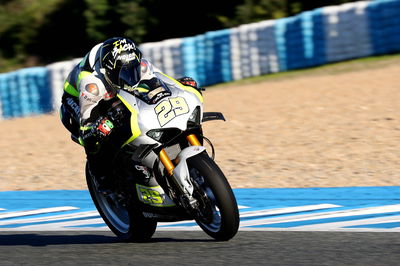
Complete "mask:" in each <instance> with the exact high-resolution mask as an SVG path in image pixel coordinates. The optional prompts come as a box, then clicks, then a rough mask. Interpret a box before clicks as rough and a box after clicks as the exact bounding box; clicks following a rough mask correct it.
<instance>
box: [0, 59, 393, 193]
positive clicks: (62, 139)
mask: <svg viewBox="0 0 400 266" xmlns="http://www.w3.org/2000/svg"><path fill="white" fill-rule="evenodd" d="M399 63H400V60H399V59H397V64H393V63H392V64H388V65H386V66H383V67H381V68H375V69H361V70H357V71H348V72H340V73H335V74H329V73H327V74H322V75H321V74H319V75H306V76H299V77H290V76H289V77H288V78H287V79H285V78H283V79H279V80H272V81H263V82H258V83H253V84H246V85H232V84H231V85H225V86H219V87H215V88H211V89H208V90H207V91H205V92H204V98H205V111H220V112H222V113H223V114H224V115H225V117H226V119H227V121H226V122H223V121H210V122H207V123H205V124H204V133H205V135H206V136H207V137H208V138H209V139H211V141H212V142H213V144H214V146H215V148H216V162H217V163H218V164H219V166H220V167H221V169H222V170H223V171H224V173H225V175H226V176H227V178H228V180H229V182H230V184H231V186H232V187H233V188H254V187H266V188H276V187H286V188H292V187H293V188H294V187H345V186H399V185H400V179H399V177H400V167H399V158H400V123H399V122H400V112H399V108H400V75H399V73H400V64H399ZM0 126H1V127H2V130H1V131H2V133H1V139H0V158H1V160H0V184H1V185H0V191H9V190H52V189H86V183H85V177H84V165H85V155H84V151H83V149H82V148H81V147H80V146H79V145H77V144H75V143H74V142H72V141H71V140H70V137H69V134H68V132H67V131H66V129H64V127H63V126H62V124H61V122H60V121H59V118H58V114H47V115H41V116H34V117H29V118H18V119H11V120H4V121H0Z"/></svg>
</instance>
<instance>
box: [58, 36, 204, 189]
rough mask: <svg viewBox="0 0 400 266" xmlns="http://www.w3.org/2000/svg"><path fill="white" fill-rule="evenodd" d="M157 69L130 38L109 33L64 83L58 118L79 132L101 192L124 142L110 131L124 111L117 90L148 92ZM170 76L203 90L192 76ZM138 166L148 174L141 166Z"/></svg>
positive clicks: (110, 181) (113, 128)
mask: <svg viewBox="0 0 400 266" xmlns="http://www.w3.org/2000/svg"><path fill="white" fill-rule="evenodd" d="M156 73H162V72H161V71H160V70H159V69H158V68H156V67H155V66H153V65H152V64H151V63H150V62H149V60H147V59H145V58H143V56H142V52H141V51H140V50H139V48H138V47H137V45H136V44H135V43H134V42H133V41H132V40H130V39H127V38H123V37H113V38H110V39H108V40H106V41H104V42H102V43H99V44H97V45H96V46H94V47H93V48H92V49H91V50H90V51H89V52H88V53H87V54H86V56H85V57H84V58H83V59H82V61H81V62H80V63H79V64H78V65H76V66H75V67H74V68H73V70H72V71H71V72H70V74H69V75H68V77H67V79H66V81H65V83H64V94H63V96H62V100H61V102H62V106H61V112H60V113H61V120H62V122H63V124H64V126H65V127H66V128H67V129H68V130H69V131H71V133H72V135H75V136H79V138H78V141H79V143H80V144H81V145H82V146H83V147H84V148H85V152H86V156H87V160H88V164H89V169H90V171H91V173H92V175H93V176H95V178H96V181H97V182H98V185H99V186H98V189H99V190H101V191H104V193H105V194H106V193H108V191H109V190H108V188H109V186H111V185H112V180H111V178H110V176H111V174H112V173H111V172H110V171H111V170H112V169H110V168H111V167H109V166H110V165H111V161H112V159H113V157H114V156H115V154H116V152H117V150H118V149H119V148H120V147H121V146H122V143H119V142H118V140H119V139H121V138H118V137H113V136H114V135H118V132H116V133H114V132H115V131H116V130H115V129H116V128H117V127H118V126H119V125H120V123H121V115H122V112H121V109H120V107H119V104H118V101H117V99H116V95H117V93H118V92H119V91H120V90H125V91H128V92H131V93H134V94H136V93H137V92H138V91H139V90H140V91H141V92H143V91H144V92H145V93H148V94H149V95H150V91H151V90H152V89H154V86H152V84H155V83H157V80H158V79H157V77H156ZM172 80H173V79H172ZM174 82H177V83H178V82H180V83H179V85H180V86H182V84H183V85H184V86H190V88H191V89H193V88H194V89H196V90H197V91H198V92H200V91H201V89H200V88H198V85H197V82H196V81H195V80H193V79H192V78H190V77H183V78H180V79H178V80H174ZM139 84H144V86H141V87H139ZM197 91H196V92H197ZM198 92H197V93H198ZM200 93H201V92H200ZM140 172H141V174H145V175H147V173H146V171H145V169H144V170H143V171H140Z"/></svg>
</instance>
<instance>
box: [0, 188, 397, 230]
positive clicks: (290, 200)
mask: <svg viewBox="0 0 400 266" xmlns="http://www.w3.org/2000/svg"><path fill="white" fill-rule="evenodd" d="M234 193H235V195H236V198H237V201H238V204H239V205H240V206H241V210H240V212H241V216H242V217H241V223H242V224H243V225H245V226H247V227H249V228H254V227H259V228H296V227H298V226H309V225H314V224H315V225H320V224H324V223H335V222H348V221H352V220H360V221H361V220H365V219H371V221H373V222H371V223H370V224H368V226H366V225H365V224H366V223H365V222H364V224H349V225H345V226H344V227H343V228H355V229H357V228H366V227H368V228H378V229H382V228H383V229H392V228H398V229H399V230H400V187H397V186H396V187H345V188H254V189H234ZM316 205H325V206H328V207H327V208H321V209H310V210H302V211H286V212H280V213H275V214H274V213H272V214H271V213H268V210H273V211H274V210H279V209H285V210H288V209H290V208H291V207H294V208H298V207H300V208H301V207H304V206H316ZM62 206H72V207H75V208H77V209H76V210H71V211H69V213H78V212H85V211H93V210H95V207H94V204H93V202H92V200H91V198H90V195H89V192H88V191H87V190H51V191H7V192H0V224H1V223H2V221H3V222H4V221H5V220H13V219H21V217H19V218H18V217H14V218H4V219H2V218H1V214H3V213H8V212H15V211H27V210H36V209H42V208H50V207H62ZM385 208H386V209H385ZM1 209H4V210H1ZM353 210H355V211H356V212H355V214H353V213H352V212H351V211H353ZM363 210H367V211H366V212H364V211H363ZM375 210H376V212H375ZM382 210H383V211H382ZM349 211H350V212H349ZM360 211H361V212H360ZM257 212H258V214H257ZM266 212H267V213H266ZM249 213H255V214H254V215H253V214H251V215H249ZM342 213H345V215H343V214H342ZM346 213H349V214H346ZM243 214H244V215H243ZM315 214H316V216H315V218H314V217H311V218H310V217H306V216H310V215H315ZM48 215H50V216H51V215H56V214H34V215H32V216H30V218H32V217H34V218H36V217H46V216H48ZM296 215H299V216H296ZM321 215H322V216H321ZM324 215H325V217H324ZM327 215H328V216H327ZM287 217H289V218H290V219H291V218H292V217H295V218H296V217H299V218H300V219H295V220H290V219H289V220H287V219H286V218H287ZM321 217H322V218H321ZM382 217H384V218H385V217H389V218H390V219H389V220H387V221H386V220H379V219H381V218H382ZM25 218H27V217H25ZM92 218H93V217H92ZM94 218H95V217H94ZM274 219H275V220H274ZM277 219H280V220H279V221H277ZM377 219H378V220H379V221H378V220H377ZM249 221H251V222H250V223H247V225H246V222H249ZM254 221H255V222H256V223H257V221H265V223H264V224H256V225H253V222H254ZM193 224H194V223H190V221H189V222H188V223H187V224H186V225H187V226H191V225H193ZM97 226H100V225H97ZM181 226H182V224H181ZM6 227H7V228H10V227H13V225H12V224H8V225H6V224H4V225H1V226H0V228H6Z"/></svg>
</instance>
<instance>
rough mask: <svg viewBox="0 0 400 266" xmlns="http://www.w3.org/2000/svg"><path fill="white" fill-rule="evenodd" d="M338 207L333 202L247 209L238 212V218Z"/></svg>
mask: <svg viewBox="0 0 400 266" xmlns="http://www.w3.org/2000/svg"><path fill="white" fill-rule="evenodd" d="M338 207H342V206H341V205H335V204H315V205H305V206H295V207H285V208H277V209H267V210H258V211H249V212H242V213H241V214H240V218H244V217H254V216H262V215H277V214H289V213H296V212H305V211H316V210H323V209H330V208H338Z"/></svg>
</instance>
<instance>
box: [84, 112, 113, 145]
mask: <svg viewBox="0 0 400 266" xmlns="http://www.w3.org/2000/svg"><path fill="white" fill-rule="evenodd" d="M113 128H114V124H113V123H112V122H111V121H110V120H109V119H108V118H107V117H105V116H100V117H99V118H98V119H97V120H96V121H95V122H94V123H92V124H88V125H86V126H85V127H82V128H81V138H82V140H83V143H84V146H85V148H86V149H87V150H88V151H90V152H95V151H97V150H98V149H99V147H100V145H101V143H102V142H103V140H104V139H105V138H107V136H109V135H110V134H111V132H112V131H113Z"/></svg>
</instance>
